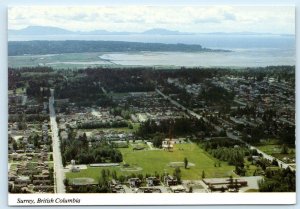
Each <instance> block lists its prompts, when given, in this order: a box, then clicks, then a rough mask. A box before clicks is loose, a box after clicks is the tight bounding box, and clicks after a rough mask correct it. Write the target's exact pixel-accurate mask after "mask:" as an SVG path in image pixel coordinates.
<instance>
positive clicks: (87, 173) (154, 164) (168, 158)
mask: <svg viewBox="0 0 300 209" xmlns="http://www.w3.org/2000/svg"><path fill="white" fill-rule="evenodd" d="M132 148H133V147H132V145H130V146H129V148H120V149H119V150H120V151H121V152H122V155H123V160H124V163H127V164H129V165H130V168H133V169H134V168H142V170H141V171H124V168H123V166H122V165H121V166H120V167H111V168H110V170H116V172H117V174H118V175H125V176H126V175H130V174H131V173H133V172H134V173H142V174H144V175H145V174H147V173H148V174H154V172H155V171H156V172H158V173H159V174H164V173H165V172H167V173H170V174H172V173H173V171H174V168H172V167H170V166H169V163H171V162H183V160H184V158H185V157H186V158H187V159H188V161H189V162H190V163H193V164H195V165H194V166H191V167H190V168H188V169H185V168H183V167H182V168H181V176H182V179H183V180H185V179H186V180H195V179H201V176H202V171H203V170H204V172H205V177H206V178H213V177H228V176H230V175H233V176H234V173H233V172H232V171H233V170H234V166H229V165H228V164H227V163H226V162H221V166H220V167H215V163H216V162H219V161H218V160H217V159H214V158H213V157H211V156H210V155H209V154H208V153H206V152H205V151H204V150H202V149H201V148H199V147H198V146H197V145H196V144H176V145H175V147H174V151H173V152H168V151H164V150H149V149H147V150H140V151H133V150H132ZM102 169H103V168H91V167H88V169H86V170H81V171H80V172H78V173H70V172H69V173H66V177H67V178H80V177H90V178H93V179H95V180H96V181H97V179H98V178H99V176H100V173H101V170H102Z"/></svg>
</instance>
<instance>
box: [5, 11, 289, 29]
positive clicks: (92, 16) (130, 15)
mask: <svg viewBox="0 0 300 209" xmlns="http://www.w3.org/2000/svg"><path fill="white" fill-rule="evenodd" d="M28 26H50V27H59V28H63V29H66V30H70V31H82V32H88V31H93V30H99V29H101V30H107V31H116V32H117V31H126V32H138V33H140V32H143V31H146V30H149V29H153V28H163V29H167V30H171V31H180V32H186V33H216V32H224V33H236V32H253V33H273V34H282V33H285V34H286V33H287V34H295V7H293V6H193V7H192V6H170V7H166V6H106V7H105V6H101V7H91V6H84V7H78V6H77V7H76V6H72V7H71V6H70V7H68V6H67V7H66V6H65V7H61V6H60V7H51V6H50V7H49V6H47V7H44V6H31V7H19V6H18V7H10V8H9V10H8V29H10V30H16V29H22V28H26V27H28Z"/></svg>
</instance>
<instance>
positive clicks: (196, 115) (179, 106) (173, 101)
mask: <svg viewBox="0 0 300 209" xmlns="http://www.w3.org/2000/svg"><path fill="white" fill-rule="evenodd" d="M155 91H156V92H157V93H158V94H160V95H161V96H162V97H163V98H164V99H167V100H169V101H170V102H171V103H172V104H173V105H175V106H176V107H178V108H180V109H182V110H184V111H187V113H189V114H190V115H192V116H194V117H195V118H197V119H200V118H202V119H203V121H204V122H207V121H208V120H207V119H206V118H205V117H203V116H201V115H199V114H197V113H195V112H194V111H192V110H190V109H188V108H186V107H185V106H183V105H181V104H179V103H178V102H176V101H175V100H173V99H172V98H171V97H169V96H167V95H165V94H164V93H162V92H161V91H160V90H159V89H155Z"/></svg>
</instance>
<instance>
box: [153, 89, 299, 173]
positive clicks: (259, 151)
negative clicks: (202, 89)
mask: <svg viewBox="0 0 300 209" xmlns="http://www.w3.org/2000/svg"><path fill="white" fill-rule="evenodd" d="M155 91H156V92H157V93H158V94H160V95H161V96H162V97H164V98H165V99H167V100H169V101H170V102H171V103H172V104H174V105H175V106H177V107H178V108H181V109H182V110H185V111H187V112H188V113H189V114H190V115H192V116H194V117H196V118H197V119H200V118H202V119H203V120H204V121H205V122H207V121H208V120H207V119H206V118H205V117H203V116H201V115H199V114H197V113H195V112H194V111H192V110H189V109H188V108H186V107H184V106H183V105H181V104H179V103H178V102H176V101H175V100H173V99H171V98H170V97H169V96H167V95H165V94H164V93H162V92H161V91H160V90H159V89H155ZM212 125H213V126H214V128H215V129H216V130H217V131H220V130H221V128H220V127H219V126H216V125H214V124H212ZM226 133H227V136H228V137H229V138H231V139H235V140H239V141H241V142H243V143H245V144H246V145H247V146H248V147H249V148H250V149H255V150H257V152H258V153H260V154H262V156H263V157H264V158H266V159H268V160H271V161H272V160H273V159H275V160H277V162H278V164H279V166H280V167H282V168H288V167H289V168H290V169H291V170H292V171H295V170H296V169H295V168H293V167H292V166H290V165H289V164H287V163H284V162H282V161H281V160H279V159H277V158H275V157H273V156H271V155H268V154H266V153H264V152H263V151H261V150H259V149H258V148H256V147H254V146H252V145H250V144H248V143H246V142H244V141H243V140H242V139H241V138H240V137H238V136H235V135H234V134H233V133H231V132H226Z"/></svg>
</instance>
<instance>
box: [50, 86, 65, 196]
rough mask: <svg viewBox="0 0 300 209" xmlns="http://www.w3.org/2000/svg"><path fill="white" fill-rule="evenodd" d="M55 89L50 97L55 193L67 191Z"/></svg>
mask: <svg viewBox="0 0 300 209" xmlns="http://www.w3.org/2000/svg"><path fill="white" fill-rule="evenodd" d="M53 94H54V91H53V90H52V91H51V97H50V98H49V113H50V125H51V131H52V147H53V162H54V166H53V168H54V188H55V193H66V189H65V185H64V179H65V173H64V167H63V165H62V159H61V152H60V143H59V137H58V128H57V123H56V115H55V110H54V106H53V104H54V96H53Z"/></svg>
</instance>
